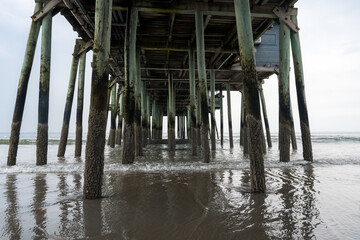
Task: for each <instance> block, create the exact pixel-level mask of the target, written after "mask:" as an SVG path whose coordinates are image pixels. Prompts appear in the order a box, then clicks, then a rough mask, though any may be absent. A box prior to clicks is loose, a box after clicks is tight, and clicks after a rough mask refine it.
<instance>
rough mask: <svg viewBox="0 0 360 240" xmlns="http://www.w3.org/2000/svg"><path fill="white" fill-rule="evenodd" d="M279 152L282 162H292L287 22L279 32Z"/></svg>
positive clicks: (281, 24)
mask: <svg viewBox="0 0 360 240" xmlns="http://www.w3.org/2000/svg"><path fill="white" fill-rule="evenodd" d="M279 50H280V54H279V55H280V64H279V81H278V82H279V150H280V161H281V162H289V161H290V135H291V120H290V118H291V117H290V92H289V70H290V29H289V27H288V26H287V25H286V23H285V22H283V21H282V20H280V30H279Z"/></svg>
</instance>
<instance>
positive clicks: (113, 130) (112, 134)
mask: <svg viewBox="0 0 360 240" xmlns="http://www.w3.org/2000/svg"><path fill="white" fill-rule="evenodd" d="M116 89H117V88H116V84H114V85H113V86H112V90H111V119H110V133H109V143H110V144H109V146H110V147H111V148H114V147H115V133H116V116H117V108H118V105H117V103H118V101H117V100H118V99H117V91H116Z"/></svg>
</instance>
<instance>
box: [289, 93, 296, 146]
mask: <svg viewBox="0 0 360 240" xmlns="http://www.w3.org/2000/svg"><path fill="white" fill-rule="evenodd" d="M290 124H291V134H290V136H291V147H292V149H293V150H297V144H296V134H295V125H294V118H293V112H292V106H291V99H290Z"/></svg>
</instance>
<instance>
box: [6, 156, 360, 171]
mask: <svg viewBox="0 0 360 240" xmlns="http://www.w3.org/2000/svg"><path fill="white" fill-rule="evenodd" d="M264 164H265V169H270V168H289V167H290V168H292V167H301V166H304V165H312V166H314V167H322V166H329V165H360V162H359V160H355V159H353V160H350V159H349V160H345V161H344V160H341V161H340V160H335V159H333V160H331V159H322V160H318V161H314V162H312V163H311V162H308V161H304V160H296V161H290V162H279V161H268V162H265V163H264ZM249 168H250V164H249V162H248V161H247V162H244V161H240V162H239V161H232V162H223V161H214V162H211V163H208V164H207V163H203V162H201V161H199V162H168V163H167V162H165V163H164V162H161V163H160V162H135V163H134V164H127V165H123V164H121V163H105V166H104V172H105V173H107V172H124V173H128V172H148V173H158V172H161V173H164V172H165V173H166V172H203V171H223V170H243V169H249ZM83 172H84V164H83V163H82V162H80V163H74V162H72V163H51V164H48V165H45V166H35V165H34V164H23V165H16V166H11V167H9V166H1V167H0V174H16V173H83Z"/></svg>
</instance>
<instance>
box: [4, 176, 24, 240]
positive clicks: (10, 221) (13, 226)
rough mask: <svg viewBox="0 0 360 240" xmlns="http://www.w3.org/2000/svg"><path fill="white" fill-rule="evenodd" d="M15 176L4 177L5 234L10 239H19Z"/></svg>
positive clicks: (19, 224)
mask: <svg viewBox="0 0 360 240" xmlns="http://www.w3.org/2000/svg"><path fill="white" fill-rule="evenodd" d="M16 184H17V176H16V175H12V174H9V175H7V177H6V188H7V191H6V201H7V204H8V206H7V208H6V211H5V216H6V217H5V223H6V234H7V235H8V236H9V237H10V239H14V240H16V239H21V231H22V229H21V228H22V227H21V223H20V220H19V209H18V208H19V206H18V197H17V195H18V194H17V186H16Z"/></svg>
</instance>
